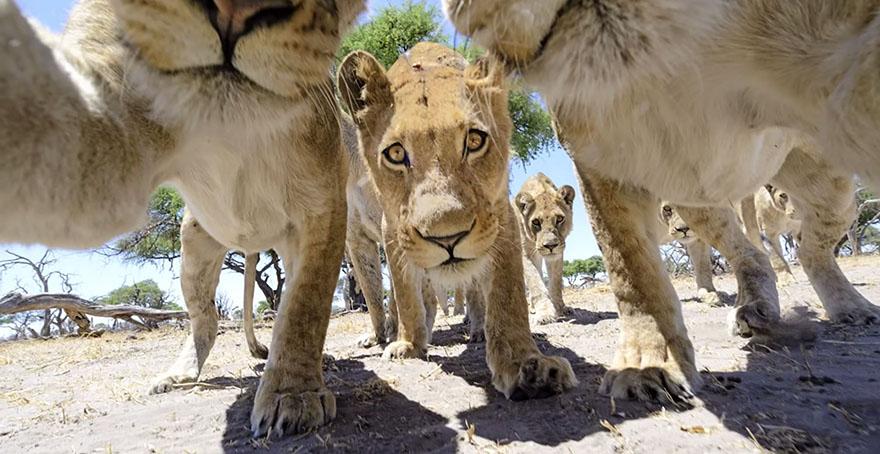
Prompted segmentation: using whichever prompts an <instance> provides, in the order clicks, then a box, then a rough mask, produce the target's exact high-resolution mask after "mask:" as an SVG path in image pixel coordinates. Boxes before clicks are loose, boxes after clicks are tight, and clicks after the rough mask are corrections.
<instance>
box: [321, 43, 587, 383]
mask: <svg viewBox="0 0 880 454" xmlns="http://www.w3.org/2000/svg"><path fill="white" fill-rule="evenodd" d="M338 84H339V88H340V91H341V98H342V100H343V102H344V103H345V104H347V106H348V108H349V109H350V111H351V112H352V114H353V116H354V119H355V123H356V124H357V126H358V132H359V137H360V150H361V152H362V153H363V158H364V161H365V162H366V163H367V167H368V170H369V174H370V179H371V180H372V182H373V184H374V185H375V187H376V190H377V192H378V194H379V199H380V202H381V203H382V207H383V211H384V214H385V223H386V225H385V229H384V234H385V250H386V252H387V254H388V264H389V267H390V269H391V275H392V278H393V281H394V296H395V301H396V303H397V308H398V313H399V316H400V332H399V334H398V339H397V341H395V342H393V343H391V344H389V345H388V347H387V348H386V350H385V355H384V356H385V357H386V358H390V357H421V356H424V355H425V352H426V347H427V338H428V334H427V333H426V327H425V308H424V306H423V304H422V301H423V298H422V295H421V293H422V292H420V291H419V289H420V285H421V284H422V282H423V280H424V279H425V278H429V279H430V280H431V281H434V282H435V283H436V284H439V285H442V286H449V287H453V286H456V285H466V284H468V283H470V281H471V280H473V279H475V278H476V282H477V283H478V284H479V286H480V290H481V293H483V294H484V295H485V301H486V320H485V335H486V342H487V348H486V359H487V362H488V364H489V369H490V370H491V371H492V382H493V384H494V386H495V388H496V389H497V390H499V391H501V392H502V393H504V395H505V396H507V397H508V398H510V399H514V400H519V399H525V398H532V397H544V396H548V395H551V394H556V393H559V392H561V391H563V390H565V389H567V388H570V387H572V386H575V385H576V383H577V380H576V379H575V376H574V373H573V371H572V369H571V366H570V365H569V363H568V361H567V360H565V359H564V358H561V357H556V356H545V355H543V354H541V352H540V351H539V350H538V347H537V346H536V345H535V342H534V340H533V339H532V336H531V333H530V330H529V314H528V304H527V302H526V298H525V288H524V284H523V270H522V259H521V252H520V251H519V232H518V230H517V228H516V227H515V225H514V222H515V220H514V214H513V210H512V207H511V206H510V203H509V202H508V199H507V166H508V159H509V151H508V147H509V140H510V132H511V127H512V126H511V122H510V118H509V115H508V112H507V91H506V89H505V87H504V79H503V76H502V75H501V74H500V73H497V72H490V71H489V67H488V66H487V65H485V64H478V65H474V66H470V67H467V68H466V62H465V61H464V59H463V58H462V57H461V56H460V55H458V54H457V53H455V52H454V51H452V50H450V49H447V48H445V47H443V46H440V45H437V44H432V43H420V44H417V45H416V46H415V47H413V48H412V49H411V50H410V51H408V52H407V53H405V54H403V55H402V56H401V57H400V58H399V59H398V60H397V62H396V63H395V64H394V65H393V66H392V67H391V68H390V69H389V70H388V72H387V73H386V72H385V70H384V69H383V68H382V66H381V64H380V63H379V62H378V61H376V59H375V58H373V57H372V56H371V55H370V54H367V53H365V52H354V53H352V54H350V55H349V56H348V57H346V58H345V60H344V61H343V62H342V64H341V65H340V67H339V72H338Z"/></svg>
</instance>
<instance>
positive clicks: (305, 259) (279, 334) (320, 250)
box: [251, 194, 346, 437]
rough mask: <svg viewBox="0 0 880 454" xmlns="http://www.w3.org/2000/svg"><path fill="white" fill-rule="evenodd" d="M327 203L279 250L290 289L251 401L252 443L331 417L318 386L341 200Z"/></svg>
mask: <svg viewBox="0 0 880 454" xmlns="http://www.w3.org/2000/svg"><path fill="white" fill-rule="evenodd" d="M331 203H334V205H332V207H331V210H330V211H329V212H325V213H320V214H317V215H314V216H310V217H307V218H305V219H303V220H302V222H301V223H300V225H298V226H297V228H296V231H298V232H303V234H301V235H299V236H298V237H296V238H290V239H289V241H288V243H287V244H286V245H285V246H284V247H283V248H281V252H282V257H283V260H284V264H285V272H286V274H287V276H288V278H287V279H288V280H287V282H288V283H290V285H287V288H286V289H285V291H284V293H283V295H282V298H283V300H282V303H281V305H280V308H279V312H278V314H277V316H276V318H275V326H274V328H273V330H272V344H271V347H272V348H270V349H269V360H268V361H267V362H266V369H265V371H264V372H263V375H262V377H261V378H260V385H259V386H258V387H257V392H256V395H255V396H254V407H253V410H252V411H251V431H252V432H253V435H254V437H258V436H262V435H264V434H266V433H268V432H269V431H270V430H271V431H272V433H274V434H277V435H283V434H284V433H290V432H295V433H299V432H306V431H309V430H312V429H315V428H317V427H319V426H321V425H324V424H327V423H329V422H330V421H331V420H332V419H333V418H335V417H336V398H335V397H334V396H333V393H332V392H330V390H329V389H327V387H326V385H325V384H324V377H323V373H322V370H321V366H322V361H323V355H322V353H323V350H324V340H325V338H326V335H327V326H328V324H329V323H330V311H331V304H332V301H333V291H334V289H335V288H336V282H337V279H338V277H339V263H340V262H341V261H342V256H343V252H344V249H345V224H346V217H345V212H346V206H345V196H344V195H343V194H340V196H339V197H338V198H337V199H336V200H331ZM305 232H308V234H305Z"/></svg>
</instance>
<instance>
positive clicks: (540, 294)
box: [522, 253, 556, 325]
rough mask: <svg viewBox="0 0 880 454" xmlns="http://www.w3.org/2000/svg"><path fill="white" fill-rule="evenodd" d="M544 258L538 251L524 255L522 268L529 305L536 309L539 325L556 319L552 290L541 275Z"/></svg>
mask: <svg viewBox="0 0 880 454" xmlns="http://www.w3.org/2000/svg"><path fill="white" fill-rule="evenodd" d="M541 264H542V259H541V257H539V256H538V255H537V254H536V253H532V254H530V255H523V257H522V268H523V274H524V276H525V284H526V289H527V290H528V294H529V306H530V307H531V308H532V309H534V311H535V315H536V316H537V322H538V324H539V325H546V324H548V323H553V322H555V321H556V309H555V308H554V307H553V300H552V299H551V298H550V291H549V290H548V289H547V284H546V283H545V282H544V277H543V276H542V275H541Z"/></svg>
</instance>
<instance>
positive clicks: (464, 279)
mask: <svg viewBox="0 0 880 454" xmlns="http://www.w3.org/2000/svg"><path fill="white" fill-rule="evenodd" d="M488 264H489V259H488V257H487V256H482V257H477V258H472V259H454V260H447V261H445V262H443V263H441V264H439V265H436V266H433V267H430V268H426V269H425V274H426V275H427V276H428V278H429V279H431V281H432V282H436V283H438V284H440V285H444V286H449V287H453V286H459V285H466V284H468V283H470V282H471V281H473V280H474V279H478V278H479V277H480V276H482V275H483V274H484V273H485V272H486V270H487V269H488V266H487V265H488Z"/></svg>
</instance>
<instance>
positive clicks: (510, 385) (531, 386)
mask: <svg viewBox="0 0 880 454" xmlns="http://www.w3.org/2000/svg"><path fill="white" fill-rule="evenodd" d="M513 372H514V373H515V376H512V377H501V376H496V377H495V379H494V380H493V381H494V382H495V383H496V388H499V389H500V390H501V391H502V392H503V393H504V395H505V396H507V398H508V399H510V400H513V401H521V400H526V399H543V398H545V397H550V396H554V395H556V394H561V393H562V392H563V391H565V390H567V389H571V388H574V387H575V386H577V384H578V381H577V378H575V376H574V371H573V370H572V369H571V364H569V362H568V360H567V359H565V358H563V357H561V356H545V355H542V354H540V353H538V354H534V355H531V356H529V357H528V358H526V360H525V361H523V362H522V364H521V365H520V366H519V368H518V369H516V370H513ZM499 385H500V387H499Z"/></svg>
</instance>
